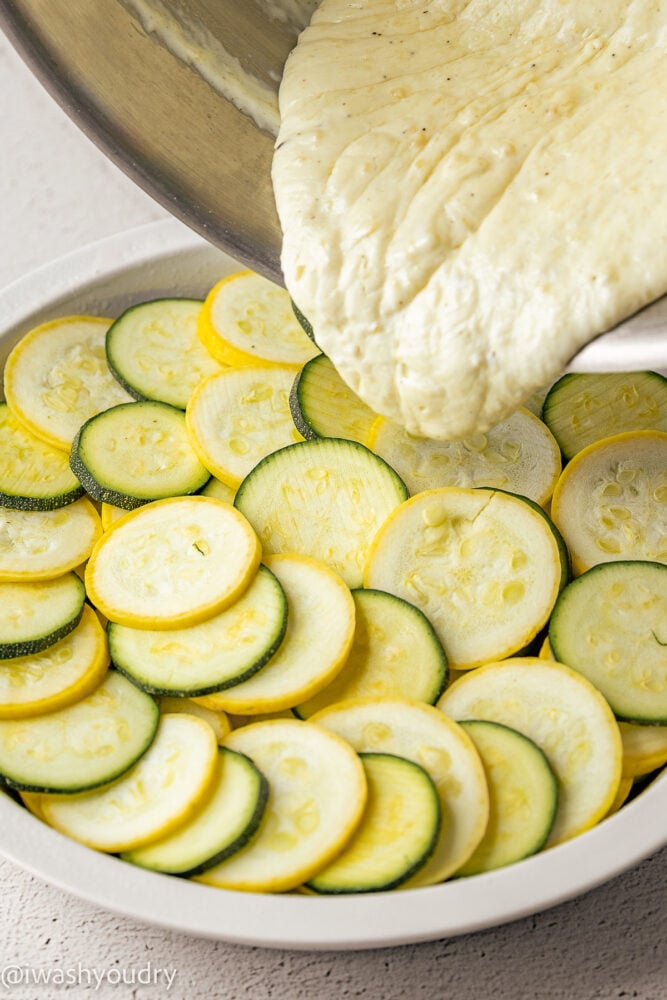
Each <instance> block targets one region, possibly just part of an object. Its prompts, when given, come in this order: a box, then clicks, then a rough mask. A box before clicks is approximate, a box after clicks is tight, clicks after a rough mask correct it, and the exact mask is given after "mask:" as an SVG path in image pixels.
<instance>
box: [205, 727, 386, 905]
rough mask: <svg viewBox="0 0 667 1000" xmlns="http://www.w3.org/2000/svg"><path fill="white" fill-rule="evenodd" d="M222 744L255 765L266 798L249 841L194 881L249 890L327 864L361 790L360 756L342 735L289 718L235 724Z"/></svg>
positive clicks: (341, 842) (293, 881)
mask: <svg viewBox="0 0 667 1000" xmlns="http://www.w3.org/2000/svg"><path fill="white" fill-rule="evenodd" d="M226 745H227V746H228V747H229V749H231V750H236V751H237V752H238V753H242V754H245V755H246V756H247V757H249V758H250V759H251V760H252V761H253V762H254V763H255V765H256V766H257V767H258V768H259V770H260V771H261V772H262V774H263V775H264V776H265V778H266V779H267V781H268V783H269V798H268V802H267V807H266V812H265V814H264V819H263V821H262V823H261V824H260V827H259V829H258V830H257V833H256V834H255V836H254V837H253V838H252V840H251V841H250V843H249V844H247V845H246V846H245V847H243V848H241V850H239V851H236V853H235V854H233V855H232V856H231V857H230V858H227V859H226V860H225V861H222V862H221V863H220V864H217V865H215V866H214V867H212V868H209V869H208V870H207V871H205V872H204V873H203V874H202V875H198V876H196V878H197V881H200V882H205V883H206V884H207V885H215V886H219V887H221V888H223V889H239V890H244V891H250V892H252V891H255V892H285V891H288V890H290V889H295V888H296V887H297V886H300V885H302V884H303V882H306V881H307V880H308V879H309V878H311V877H312V876H313V875H314V874H315V873H316V872H317V871H319V870H320V869H321V868H323V867H324V866H325V865H326V864H328V863H329V862H330V861H331V860H332V859H333V858H334V857H335V856H336V855H337V854H338V853H339V852H340V851H341V849H342V848H343V847H344V846H345V845H346V844H347V842H348V841H349V839H350V837H351V836H352V834H353V833H354V831H355V830H356V828H357V826H358V825H359V823H360V821H361V817H362V815H363V811H364V806H365V804H366V796H367V784H366V776H365V773H364V769H363V766H362V764H361V761H360V760H359V757H358V755H357V754H356V753H355V752H354V750H353V749H352V748H351V747H350V746H349V745H348V744H347V743H346V742H345V741H344V740H341V739H339V737H337V736H335V735H334V734H333V733H330V732H327V730H326V729H322V728H321V727H320V726H313V725H311V723H309V722H300V721H298V720H297V719H285V720H283V719H275V720H273V721H267V722H256V723H252V724H251V725H249V726H243V727H242V728H241V729H236V730H233V731H232V732H231V733H230V735H229V737H228V738H227V744H226Z"/></svg>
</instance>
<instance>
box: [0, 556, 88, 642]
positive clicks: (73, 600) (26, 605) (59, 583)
mask: <svg viewBox="0 0 667 1000" xmlns="http://www.w3.org/2000/svg"><path fill="white" fill-rule="evenodd" d="M85 599H86V591H85V588H84V586H83V583H82V581H81V579H80V578H79V577H78V576H77V575H76V573H66V574H64V575H63V576H60V577H56V578H55V579H54V580H39V581H36V582H35V583H0V659H5V660H7V659H11V658H13V657H15V656H29V655H31V654H33V653H39V652H40V651H41V650H42V649H47V648H48V647H49V646H52V645H53V643H54V642H57V641H58V639H63V638H64V637H65V636H66V635H67V634H68V633H69V632H71V631H72V629H74V628H76V626H77V625H78V623H79V619H80V618H81V612H82V611H83V602H84V601H85Z"/></svg>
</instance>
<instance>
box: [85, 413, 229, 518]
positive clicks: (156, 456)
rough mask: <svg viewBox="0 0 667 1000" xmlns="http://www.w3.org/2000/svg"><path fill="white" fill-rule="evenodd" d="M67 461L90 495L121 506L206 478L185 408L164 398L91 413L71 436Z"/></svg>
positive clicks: (189, 487)
mask: <svg viewBox="0 0 667 1000" xmlns="http://www.w3.org/2000/svg"><path fill="white" fill-rule="evenodd" d="M70 464H71V466H72V470H73V471H74V472H75V474H76V475H77V477H78V478H79V480H80V481H81V483H82V484H83V486H85V488H86V489H87V491H88V493H89V494H90V495H91V496H92V497H93V499H95V500H98V501H99V502H101V503H107V504H113V505H114V506H116V507H121V508H122V509H123V510H133V509H134V508H135V507H140V506H141V505H142V504H144V503H149V502H150V501H151V500H163V499H166V498H167V497H175V496H184V495H186V494H189V493H196V492H197V491H198V490H200V489H201V488H202V486H204V484H205V483H206V482H207V480H208V479H209V477H210V472H209V471H208V469H207V468H206V467H205V466H204V465H202V463H201V462H200V460H199V458H198V456H197V453H196V452H195V451H194V449H193V447H192V445H191V444H190V440H189V437H188V432H187V429H186V426H185V416H184V414H183V411H182V410H177V409H176V407H174V406H167V404H166V403H153V402H143V403H138V402H134V403H124V404H121V405H120V406H112V407H110V408H109V409H108V410H105V411H104V412H103V413H98V414H97V415H96V416H94V417H91V419H90V420H87V421H86V422H85V423H84V424H83V426H82V427H81V428H80V430H79V432H78V434H77V435H76V437H75V439H74V442H73V444H72V452H71V455H70Z"/></svg>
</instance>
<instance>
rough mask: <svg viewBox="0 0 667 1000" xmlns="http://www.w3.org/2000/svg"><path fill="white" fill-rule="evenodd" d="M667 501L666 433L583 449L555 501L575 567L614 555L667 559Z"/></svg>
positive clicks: (577, 570) (555, 514) (553, 508)
mask: <svg viewBox="0 0 667 1000" xmlns="http://www.w3.org/2000/svg"><path fill="white" fill-rule="evenodd" d="M666 500H667V433H664V432H660V431H632V432H630V433H628V434H617V435H615V436H613V437H608V438H603V440H601V441H597V442H596V443H595V444H592V445H589V446H588V447H587V448H584V449H583V451H580V452H579V453H578V454H577V455H575V457H574V458H573V459H572V461H571V462H569V463H568V465H566V466H565V468H564V470H563V473H562V475H561V477H560V479H559V480H558V483H557V484H556V489H555V490H554V495H553V498H552V502H551V516H552V518H553V520H554V522H555V524H556V526H557V527H558V528H559V529H560V531H561V533H562V535H563V537H564V539H565V541H566V543H567V546H568V549H569V550H570V555H571V557H572V568H573V570H574V572H575V573H583V572H585V570H587V569H590V568H591V567H592V566H596V565H597V564H598V563H601V562H611V561H613V560H623V561H625V560H632V559H646V560H649V561H651V562H652V561H655V562H667V532H666V531H665V501H666Z"/></svg>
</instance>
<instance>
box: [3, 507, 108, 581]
mask: <svg viewBox="0 0 667 1000" xmlns="http://www.w3.org/2000/svg"><path fill="white" fill-rule="evenodd" d="M101 534H102V523H101V521H100V517H99V514H98V513H97V511H96V510H95V508H94V507H93V505H92V503H91V502H90V500H88V498H87V497H81V499H80V500H77V501H75V503H72V504H69V505H68V506H67V507H60V508H59V509H58V510H26V511H23V510H10V509H8V508H6V507H0V580H2V581H13V580H18V581H23V580H52V579H54V578H55V577H58V576H62V575H63V574H65V573H67V572H69V570H71V569H75V567H77V566H81V564H82V563H84V562H85V561H86V559H87V558H88V556H89V555H90V553H91V552H92V549H93V546H94V545H95V543H96V542H97V540H98V539H99V537H100V536H101Z"/></svg>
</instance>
